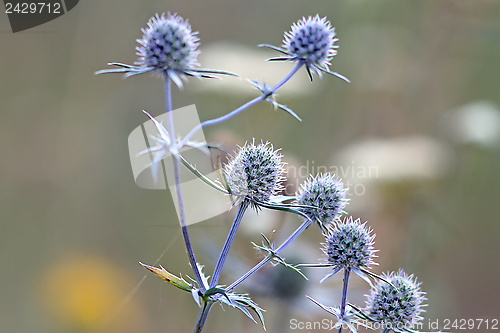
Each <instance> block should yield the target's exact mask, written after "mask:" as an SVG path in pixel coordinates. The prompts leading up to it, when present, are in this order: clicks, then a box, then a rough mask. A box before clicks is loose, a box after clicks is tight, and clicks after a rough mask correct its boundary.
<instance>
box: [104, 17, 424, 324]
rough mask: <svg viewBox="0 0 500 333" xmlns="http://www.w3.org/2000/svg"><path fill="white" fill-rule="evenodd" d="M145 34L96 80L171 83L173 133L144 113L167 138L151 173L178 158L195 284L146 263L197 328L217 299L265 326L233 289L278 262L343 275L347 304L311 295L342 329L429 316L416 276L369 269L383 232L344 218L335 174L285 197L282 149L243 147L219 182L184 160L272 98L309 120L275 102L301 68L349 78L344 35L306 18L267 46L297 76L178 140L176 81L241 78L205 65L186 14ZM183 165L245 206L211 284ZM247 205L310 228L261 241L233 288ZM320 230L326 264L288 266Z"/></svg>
mask: <svg viewBox="0 0 500 333" xmlns="http://www.w3.org/2000/svg"><path fill="white" fill-rule="evenodd" d="M142 33H143V36H142V38H140V39H138V40H137V42H138V43H139V46H138V47H137V56H138V57H139V58H138V60H137V61H136V62H135V64H134V65H127V64H123V63H116V62H112V63H109V65H111V66H115V68H110V69H104V70H100V71H98V72H97V74H104V73H123V74H124V76H125V77H130V76H134V75H137V74H143V73H147V72H152V73H154V74H155V75H156V76H159V77H160V78H161V79H163V82H164V92H165V106H166V115H167V127H165V126H164V125H163V124H162V123H160V122H158V121H157V120H156V119H154V117H152V116H151V115H150V114H149V113H147V112H145V111H144V112H145V114H146V115H147V116H148V117H149V118H150V119H151V121H152V122H153V123H154V125H155V126H156V129H157V131H158V136H155V137H153V139H154V140H155V141H156V142H157V143H158V145H157V146H154V147H150V148H148V149H146V150H145V151H143V152H142V153H143V154H146V153H148V154H152V155H153V160H152V163H151V170H152V172H153V177H154V179H155V180H156V179H157V173H158V170H159V167H160V162H161V161H162V160H163V159H164V157H166V156H167V155H172V156H173V159H172V163H173V173H174V179H175V189H176V198H174V200H177V206H178V212H179V220H180V225H181V230H182V235H183V239H184V245H185V249H186V253H187V256H188V260H189V263H190V266H191V269H192V274H193V278H189V276H188V279H184V278H182V277H179V276H176V275H174V274H172V273H170V272H168V271H167V270H166V269H165V268H163V267H161V266H160V267H154V266H150V265H146V264H143V263H141V265H143V267H144V268H146V269H148V270H149V271H151V272H152V273H154V274H155V275H157V276H159V277H160V278H162V279H163V280H164V281H166V282H168V283H169V284H171V285H173V286H175V287H176V288H178V289H180V290H183V291H185V292H188V293H189V294H191V296H192V298H193V299H194V301H195V302H196V303H197V304H198V306H199V307H200V312H199V315H198V319H197V321H196V323H195V325H194V329H193V332H202V330H203V327H204V325H205V323H206V321H207V318H208V315H209V313H210V309H211V308H212V306H213V305H214V304H216V303H219V304H221V305H226V306H228V307H232V308H236V309H239V310H240V311H241V312H243V314H245V315H246V316H247V317H249V318H250V319H251V320H254V321H255V319H254V317H253V316H252V313H251V311H253V313H254V314H256V315H257V317H258V319H259V320H260V321H261V323H262V324H263V325H264V317H263V311H264V310H263V309H262V308H260V307H259V306H258V305H257V304H256V303H255V302H254V301H253V300H252V299H251V298H250V295H247V294H242V293H236V292H235V291H234V290H235V289H236V288H237V287H238V286H239V285H240V284H241V283H243V282H244V281H245V280H247V279H248V278H250V277H251V276H252V275H253V274H254V273H255V272H257V271H258V270H259V269H260V268H262V267H263V266H264V265H266V264H267V263H269V262H274V263H278V264H281V265H283V266H284V267H286V268H289V269H292V270H293V271H295V272H297V273H298V274H300V275H301V276H303V277H304V278H306V277H305V276H304V275H303V273H302V272H301V271H300V268H299V267H300V266H315V267H329V268H331V271H330V272H329V273H328V274H327V275H326V276H325V277H324V278H323V280H321V281H320V282H323V281H324V280H325V279H327V278H329V277H330V276H332V275H334V274H336V273H337V272H339V271H340V270H344V284H343V292H342V300H341V305H340V306H339V307H327V306H325V305H323V304H321V303H319V302H318V301H316V300H314V299H312V298H310V299H311V300H312V301H313V302H315V303H316V304H318V305H319V306H320V307H321V308H323V309H325V310H327V311H328V312H330V313H332V314H334V315H335V316H336V317H337V319H338V327H339V332H340V331H341V330H342V324H344V323H346V324H347V325H348V327H349V328H350V330H351V331H354V332H355V331H356V329H355V327H354V326H353V324H354V323H357V322H358V320H361V319H369V320H371V321H373V322H384V323H387V325H388V326H387V330H388V329H391V330H394V331H396V332H400V331H398V330H399V328H398V327H397V325H398V324H400V323H415V322H417V321H418V320H420V313H421V312H422V311H423V310H422V309H421V302H422V300H423V296H422V295H423V293H422V292H420V290H419V289H418V286H419V285H418V284H416V282H415V281H414V280H413V279H412V277H411V276H410V277H408V276H406V275H404V274H403V273H398V274H396V275H394V274H390V275H386V276H384V277H380V276H378V275H376V274H374V273H372V272H371V271H370V270H369V269H370V266H372V265H374V264H375V263H374V262H373V258H374V257H375V252H376V251H375V250H374V249H373V239H374V237H375V235H372V231H371V229H370V228H368V227H367V225H366V222H365V223H361V222H360V220H359V219H357V220H354V221H353V219H352V218H351V217H349V218H346V219H344V221H343V222H341V220H340V216H341V215H342V214H343V213H345V211H344V209H345V207H346V205H347V203H348V199H347V198H346V195H347V189H346V188H344V185H343V184H342V182H341V181H340V180H339V179H338V178H336V177H335V176H334V175H331V174H319V175H315V176H312V175H311V176H310V177H309V178H308V179H307V180H306V181H305V182H304V183H303V184H302V185H301V187H300V189H299V191H298V193H296V195H294V196H285V195H281V194H280V193H281V191H282V189H283V187H282V185H281V183H282V182H283V181H284V180H285V179H286V178H285V172H284V163H283V162H282V161H281V158H282V155H281V154H280V153H279V149H275V148H274V147H273V145H272V144H271V143H269V142H266V143H263V142H262V143H260V144H257V145H256V144H255V142H254V141H252V142H250V141H249V142H247V143H246V144H245V145H244V146H242V147H240V148H239V149H238V151H236V152H235V153H234V154H233V156H231V157H230V158H229V161H228V162H227V163H226V164H225V165H224V167H219V168H218V172H219V181H218V182H217V181H213V180H211V179H209V178H208V177H206V176H205V175H204V174H203V173H202V172H200V171H199V170H198V169H197V168H196V167H195V166H194V165H193V164H191V163H190V162H189V161H188V160H186V159H185V158H184V157H183V156H182V154H181V151H182V148H183V147H184V146H190V147H193V148H197V149H200V150H201V151H203V152H205V153H207V154H208V153H209V151H208V148H207V146H206V145H204V144H202V143H199V142H193V141H192V140H191V139H192V138H193V136H194V135H195V134H196V133H197V132H198V131H199V130H200V129H202V128H204V127H206V126H212V125H217V124H220V123H222V122H225V121H227V120H229V119H231V118H232V117H234V116H236V115H237V114H239V113H241V112H243V111H244V110H247V109H249V108H250V107H252V106H253V105H255V104H257V103H260V102H262V101H269V102H270V103H271V104H272V105H273V106H274V107H275V108H280V109H282V110H284V111H285V112H287V113H288V114H290V115H291V116H293V117H294V118H295V119H297V120H299V121H300V120H301V119H300V117H299V116H298V115H297V114H296V113H295V112H293V111H292V110H291V109H289V108H288V107H286V106H284V105H283V104H280V103H278V102H277V101H276V99H275V93H276V92H277V91H278V90H279V89H280V88H281V87H282V86H283V85H284V84H286V82H288V81H289V80H290V79H292V77H293V76H294V75H295V74H296V73H297V72H298V71H299V69H301V68H302V67H305V69H306V71H307V73H308V74H309V76H310V78H311V81H312V79H313V76H312V73H313V72H315V73H317V74H318V75H319V76H320V77H321V76H322V73H328V74H332V75H334V76H336V77H338V78H340V79H342V80H344V81H346V82H349V80H348V79H347V78H346V77H344V76H343V75H341V74H339V73H337V72H332V71H330V69H329V66H330V62H331V61H332V58H333V57H334V56H335V55H336V54H337V49H338V45H336V44H335V43H336V42H337V41H338V38H336V33H335V30H334V28H333V27H332V26H331V24H330V22H329V21H328V20H327V19H326V18H324V17H323V18H321V17H320V16H319V15H316V16H314V17H309V18H307V19H306V18H303V19H301V20H300V21H298V22H297V23H295V24H293V25H292V27H291V30H290V32H287V33H285V35H284V39H283V45H282V46H283V48H279V47H276V46H272V45H268V44H261V45H259V46H260V47H268V48H271V49H273V50H276V51H278V52H280V53H282V54H283V55H284V56H282V57H276V58H271V59H268V60H270V61H279V60H283V61H290V62H293V63H294V66H293V68H292V69H291V70H290V72H289V73H288V74H287V75H286V76H285V77H284V78H283V79H282V80H281V81H280V82H278V83H277V84H276V85H274V86H268V85H266V84H261V83H259V82H257V81H250V82H251V84H252V85H253V86H254V87H256V88H257V89H258V91H259V92H260V95H259V96H257V97H255V98H254V99H252V100H250V101H248V102H247V103H245V104H243V105H241V106H240V107H238V108H236V109H234V110H232V111H230V112H227V113H226V114H224V115H222V116H220V117H218V118H214V119H210V120H206V121H204V122H202V123H200V124H199V125H197V126H195V127H194V128H192V129H191V130H190V131H189V132H188V134H187V135H185V136H184V137H178V136H176V132H175V124H174V119H173V115H172V82H173V83H174V84H175V85H176V86H177V87H178V88H179V89H182V88H183V80H186V79H187V78H188V77H196V78H200V79H201V78H219V77H218V75H232V76H234V75H235V74H232V73H229V72H226V71H223V70H214V69H200V68H198V66H199V64H198V62H197V57H198V55H199V53H200V51H198V46H199V38H198V37H197V33H196V32H193V31H192V29H191V26H190V25H189V23H188V21H187V20H184V19H183V18H182V17H180V16H178V15H177V14H170V13H168V14H167V15H166V16H165V14H162V15H158V14H156V15H155V16H154V17H153V18H151V19H150V21H149V22H148V23H147V27H146V28H144V29H142ZM181 164H182V165H183V166H184V167H186V168H187V169H188V170H190V171H191V172H192V173H193V174H194V175H195V176H196V177H198V178H199V179H201V180H202V181H203V182H205V183H206V184H207V186H211V187H213V188H214V189H216V190H218V191H220V192H222V193H224V194H226V195H228V196H230V197H231V198H232V199H233V206H237V211H236V214H235V217H234V220H233V223H232V224H231V227H230V230H229V233H228V236H227V238H226V240H225V242H224V245H223V247H222V249H221V252H220V255H219V258H218V260H217V263H216V264H215V269H214V271H213V274H212V277H211V278H209V276H207V275H206V274H205V273H204V272H203V266H202V265H201V264H200V263H199V262H198V261H197V260H196V257H195V254H194V251H193V247H192V245H191V239H190V235H189V230H188V227H187V223H186V215H185V207H184V200H183V193H182V187H181V182H180V168H181ZM248 207H253V208H254V209H255V210H256V211H258V212H259V211H260V210H262V209H271V210H279V211H283V212H288V213H293V214H296V215H298V216H299V217H300V218H301V219H302V222H301V224H300V225H299V227H297V229H296V230H295V231H294V232H293V233H291V234H290V235H289V236H288V238H287V239H286V240H285V241H284V242H282V243H281V244H280V245H276V244H275V242H273V241H271V240H270V239H269V238H268V237H267V236H266V235H264V234H262V238H263V239H262V243H261V245H257V244H255V243H253V245H254V247H255V248H256V249H257V250H258V251H260V252H262V253H264V254H265V256H264V258H263V259H262V260H261V261H260V262H259V263H258V264H257V265H255V266H254V267H253V268H251V269H250V270H249V271H248V272H246V273H245V274H243V275H242V276H241V277H240V278H238V279H236V280H235V281H234V282H232V283H230V284H220V283H219V279H220V277H221V274H222V272H223V268H224V264H225V261H226V258H227V256H228V253H229V251H230V248H231V245H232V243H233V241H234V239H235V236H236V233H237V231H238V228H239V225H240V223H241V221H242V219H243V216H244V214H245V213H246V212H247V209H248ZM311 224H316V225H317V226H318V227H319V230H320V231H321V232H323V235H324V236H325V238H326V242H325V244H324V248H323V252H324V253H325V255H326V258H325V263H323V264H319V265H290V264H289V263H287V262H286V261H285V258H283V257H281V256H280V254H281V252H282V251H283V250H284V249H285V248H286V247H288V246H289V245H290V244H291V243H292V242H293V241H294V240H295V239H296V238H297V237H298V236H299V235H300V234H301V233H302V232H304V231H305V230H306V229H307V228H308V227H309V226H310V225H311ZM313 232H316V231H313ZM351 271H352V272H354V273H356V274H357V275H359V276H361V277H362V278H363V279H365V280H366V281H367V282H368V283H369V284H370V285H371V286H372V288H373V289H372V295H371V296H370V297H369V301H368V302H367V307H366V309H361V308H359V307H356V306H355V305H353V304H350V303H349V304H348V303H347V289H348V281H349V274H350V272H351ZM306 279H307V278H306ZM372 280H373V281H375V280H378V281H379V282H378V284H376V285H375V284H373V283H372Z"/></svg>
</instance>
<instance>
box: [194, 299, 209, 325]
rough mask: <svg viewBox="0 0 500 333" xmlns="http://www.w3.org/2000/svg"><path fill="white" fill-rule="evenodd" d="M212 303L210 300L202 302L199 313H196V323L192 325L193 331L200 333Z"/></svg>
mask: <svg viewBox="0 0 500 333" xmlns="http://www.w3.org/2000/svg"><path fill="white" fill-rule="evenodd" d="M212 305H214V302H212V301H210V302H205V301H204V302H203V307H202V309H201V310H200V314H199V315H198V320H196V325H195V326H194V329H193V333H201V331H202V330H203V327H204V326H205V323H206V322H207V318H208V313H209V312H210V309H211V308H212Z"/></svg>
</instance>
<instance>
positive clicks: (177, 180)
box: [164, 75, 206, 293]
mask: <svg viewBox="0 0 500 333" xmlns="http://www.w3.org/2000/svg"><path fill="white" fill-rule="evenodd" d="M164 81H165V105H166V112H167V119H168V131H169V133H170V140H171V142H172V145H174V144H175V126H174V115H173V113H172V84H171V81H170V78H169V77H168V76H167V75H165V77H164ZM172 156H173V159H172V161H173V164H174V178H175V190H176V193H177V202H178V205H179V206H178V208H179V219H180V222H181V229H182V236H183V238H184V245H185V247H186V252H187V254H188V257H189V264H190V265H191V269H192V270H193V273H194V275H195V278H196V282H197V283H198V286H199V288H200V291H201V292H202V293H204V292H205V291H206V286H205V285H204V284H203V279H202V278H201V272H200V269H199V268H198V265H197V264H196V258H195V256H194V252H193V248H192V246H191V240H190V239H189V233H188V229H187V224H186V215H185V213H184V200H183V199H182V190H181V174H180V168H179V160H178V159H177V157H176V156H174V155H172Z"/></svg>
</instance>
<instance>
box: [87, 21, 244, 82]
mask: <svg viewBox="0 0 500 333" xmlns="http://www.w3.org/2000/svg"><path fill="white" fill-rule="evenodd" d="M141 31H142V33H143V36H142V38H141V39H138V40H137V42H138V43H139V44H140V45H139V46H138V47H136V49H137V55H138V56H139V60H138V61H136V62H135V65H136V66H133V65H127V64H122V63H119V62H111V63H109V64H108V65H113V66H117V67H119V68H111V69H103V70H100V71H97V72H96V74H104V73H125V77H129V76H132V75H137V74H143V73H147V72H150V71H153V72H155V73H157V74H160V76H161V77H166V78H169V79H171V80H172V81H173V82H174V83H175V84H176V85H177V86H178V87H179V88H182V80H181V79H183V78H185V76H186V75H187V76H195V77H198V78H217V77H216V76H213V75H212V74H225V75H233V76H236V75H235V74H232V73H229V72H225V71H220V70H213V69H200V68H195V67H196V66H198V65H199V64H198V62H197V61H196V60H197V58H198V54H200V51H198V50H197V48H198V46H199V45H200V43H199V39H198V37H197V36H196V35H197V34H198V32H193V31H192V30H191V26H190V25H189V23H188V21H187V20H184V19H183V18H182V17H180V16H178V15H177V14H173V15H172V14H170V13H168V14H167V17H165V14H162V15H161V16H160V15H158V14H156V15H155V16H154V17H152V18H151V19H150V20H149V21H148V24H147V27H146V28H144V29H141Z"/></svg>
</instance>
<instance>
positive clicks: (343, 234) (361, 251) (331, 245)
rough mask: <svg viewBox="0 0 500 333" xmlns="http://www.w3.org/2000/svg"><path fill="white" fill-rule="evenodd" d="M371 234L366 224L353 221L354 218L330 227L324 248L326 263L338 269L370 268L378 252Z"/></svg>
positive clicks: (358, 220) (373, 236)
mask: <svg viewBox="0 0 500 333" xmlns="http://www.w3.org/2000/svg"><path fill="white" fill-rule="evenodd" d="M371 233H372V230H371V229H370V228H369V227H368V226H367V225H366V222H365V223H361V222H360V219H357V220H354V221H353V219H352V217H348V218H346V219H344V221H343V222H339V223H337V224H335V225H330V226H329V228H328V232H327V233H326V234H325V237H326V243H325V244H324V248H323V252H324V253H325V255H326V261H327V262H328V263H329V264H331V265H332V266H334V267H337V268H368V267H369V266H370V265H371V264H373V258H374V257H375V252H376V251H375V250H374V249H373V239H374V238H375V235H374V234H371Z"/></svg>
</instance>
